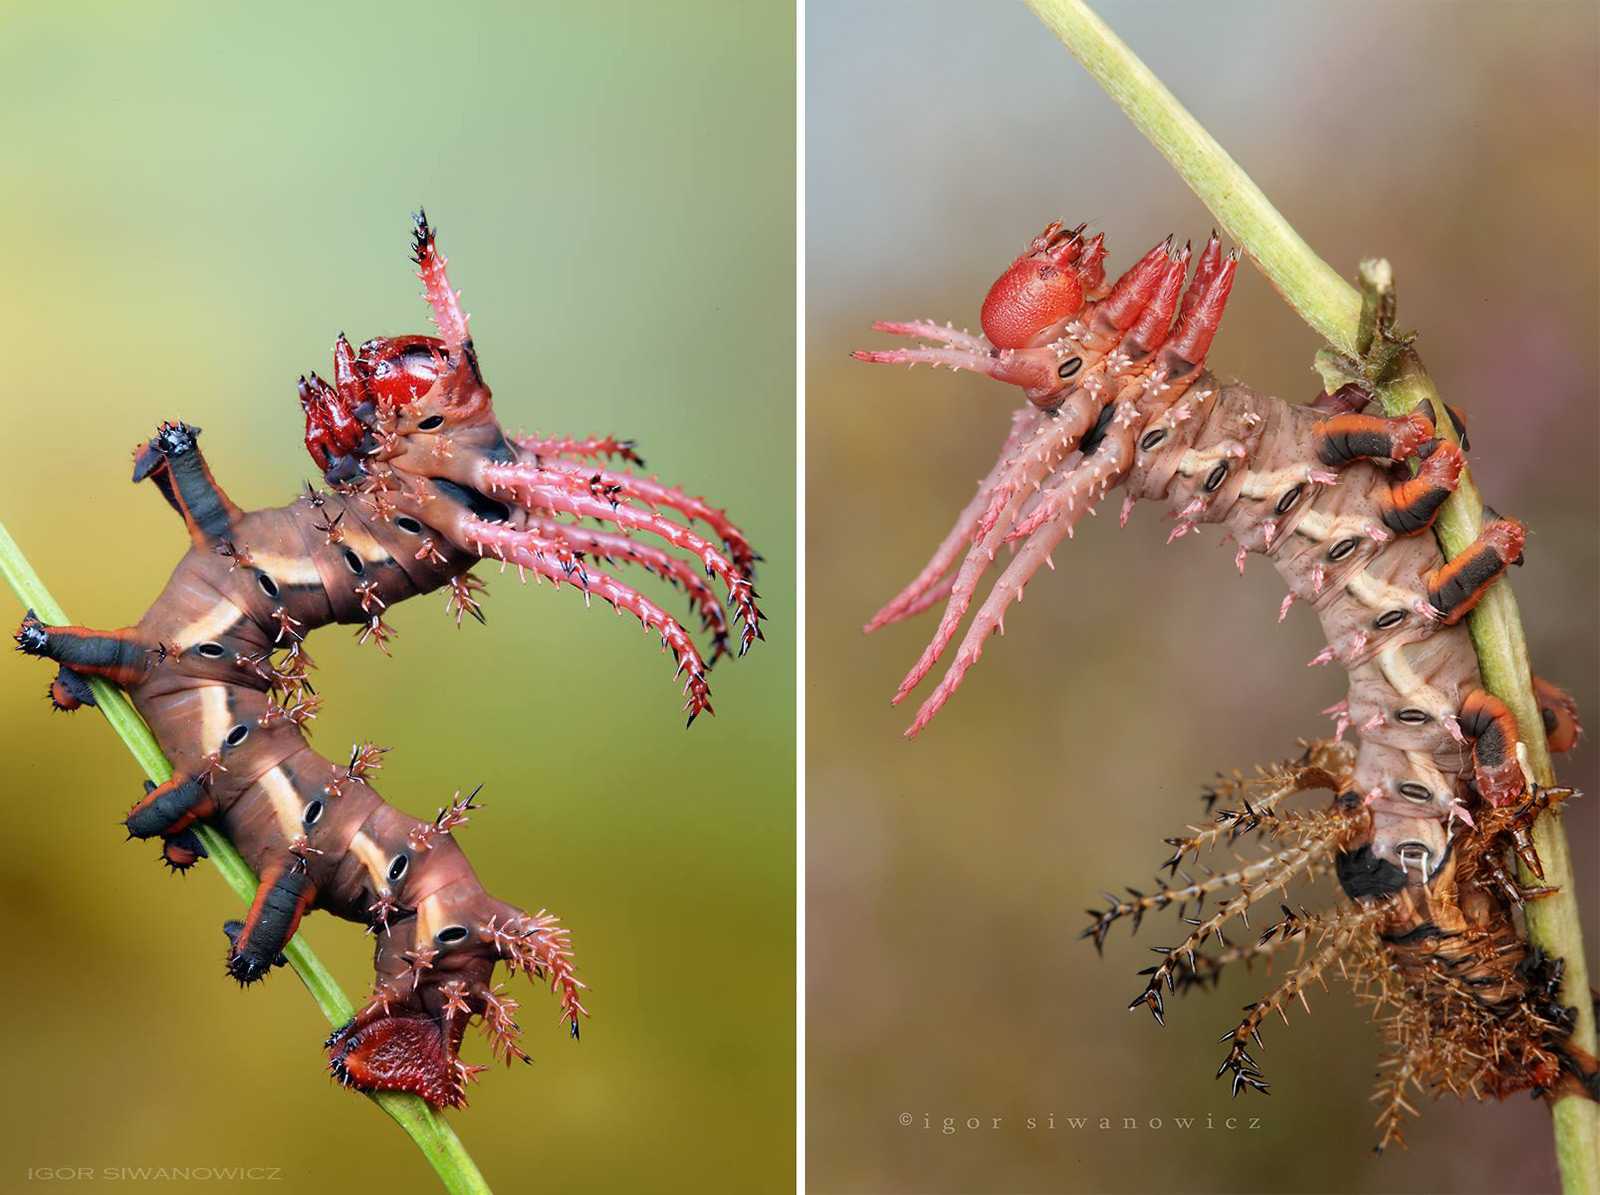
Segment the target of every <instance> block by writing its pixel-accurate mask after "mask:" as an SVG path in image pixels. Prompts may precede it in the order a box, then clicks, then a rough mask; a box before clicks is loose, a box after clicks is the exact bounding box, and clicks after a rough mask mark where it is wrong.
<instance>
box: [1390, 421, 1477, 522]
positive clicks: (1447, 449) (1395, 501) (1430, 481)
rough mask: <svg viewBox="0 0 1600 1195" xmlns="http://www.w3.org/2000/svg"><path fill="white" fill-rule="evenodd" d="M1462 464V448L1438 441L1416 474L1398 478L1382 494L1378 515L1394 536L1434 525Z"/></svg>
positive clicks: (1459, 474) (1454, 486)
mask: <svg viewBox="0 0 1600 1195" xmlns="http://www.w3.org/2000/svg"><path fill="white" fill-rule="evenodd" d="M1464 463H1465V461H1464V460H1463V458H1462V456H1461V449H1459V448H1457V447H1456V446H1455V445H1454V444H1453V443H1451V442H1450V441H1449V440H1440V441H1439V442H1438V443H1437V444H1435V445H1434V447H1433V451H1431V452H1430V453H1428V455H1427V457H1425V458H1424V459H1423V462H1422V467H1421V468H1420V469H1418V471H1417V475H1416V476H1415V477H1409V478H1406V479H1405V480H1403V481H1397V482H1395V483H1394V484H1393V485H1391V486H1390V487H1389V492H1388V494H1387V495H1385V496H1384V499H1383V503H1382V508H1381V511H1380V516H1379V517H1381V518H1382V519H1383V522H1384V525H1385V526H1386V527H1388V528H1389V530H1391V531H1393V532H1394V533H1395V534H1396V535H1416V534H1418V533H1419V532H1422V531H1426V530H1427V529H1428V528H1429V527H1432V526H1433V520H1434V519H1435V518H1437V517H1438V514H1439V508H1440V507H1441V506H1443V505H1444V502H1445V499H1446V498H1448V497H1450V495H1451V494H1453V493H1455V491H1456V485H1457V484H1458V483H1459V482H1460V480H1461V468H1462V465H1463V464H1464Z"/></svg>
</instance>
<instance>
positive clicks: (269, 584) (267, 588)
mask: <svg viewBox="0 0 1600 1195" xmlns="http://www.w3.org/2000/svg"><path fill="white" fill-rule="evenodd" d="M256 584H258V585H260V586H261V592H262V593H264V594H266V595H267V596H268V597H269V598H275V597H277V596H278V583H277V582H276V581H274V580H273V579H272V578H271V577H269V576H268V575H267V574H266V573H257V574H256Z"/></svg>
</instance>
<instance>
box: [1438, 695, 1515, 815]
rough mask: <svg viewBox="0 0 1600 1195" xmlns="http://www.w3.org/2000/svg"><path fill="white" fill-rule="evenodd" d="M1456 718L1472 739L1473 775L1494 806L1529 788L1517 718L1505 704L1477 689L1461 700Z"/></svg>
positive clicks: (1474, 780) (1510, 799)
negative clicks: (1520, 757)
mask: <svg viewBox="0 0 1600 1195" xmlns="http://www.w3.org/2000/svg"><path fill="white" fill-rule="evenodd" d="M1456 719H1457V721H1458V722H1460V724H1461V733H1462V734H1464V735H1466V736H1467V738H1469V739H1471V740H1472V775H1473V782H1474V783H1475V784H1476V785H1477V786H1478V793H1479V795H1480V796H1482V797H1483V799H1484V800H1485V801H1487V802H1489V804H1491V805H1509V804H1511V803H1512V802H1514V801H1518V800H1521V798H1522V795H1523V794H1524V793H1525V792H1526V791H1527V788H1528V781H1527V777H1525V776H1524V775H1523V774H1522V764H1521V763H1520V762H1518V760H1517V744H1518V742H1520V741H1521V740H1520V739H1519V737H1518V735H1517V720H1516V718H1515V717H1514V716H1513V715H1512V713H1511V710H1510V709H1508V708H1507V706H1506V703H1505V702H1503V701H1501V700H1500V699H1499V698H1498V697H1496V696H1494V695H1493V694H1492V693H1486V692H1484V690H1482V689H1474V690H1473V691H1472V692H1470V693H1468V694H1467V698H1466V700H1465V701H1463V702H1462V703H1461V709H1460V712H1459V713H1458V714H1457V715H1456Z"/></svg>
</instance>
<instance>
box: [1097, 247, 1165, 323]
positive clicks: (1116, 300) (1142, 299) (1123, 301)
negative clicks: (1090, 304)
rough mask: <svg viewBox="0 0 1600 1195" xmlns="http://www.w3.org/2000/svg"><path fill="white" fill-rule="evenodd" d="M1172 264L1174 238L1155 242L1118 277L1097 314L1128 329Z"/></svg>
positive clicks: (1101, 302)
mask: <svg viewBox="0 0 1600 1195" xmlns="http://www.w3.org/2000/svg"><path fill="white" fill-rule="evenodd" d="M1171 264H1172V238H1171V237H1170V236H1169V237H1168V238H1167V239H1166V240H1164V241H1162V242H1161V243H1160V244H1158V245H1156V246H1155V247H1154V248H1153V249H1151V250H1150V251H1149V252H1148V253H1146V254H1145V255H1144V256H1143V257H1141V258H1140V259H1139V260H1138V261H1136V262H1134V263H1133V265H1131V266H1129V267H1128V269H1127V271H1126V272H1125V273H1124V274H1123V275H1122V277H1120V278H1118V279H1117V281H1116V283H1115V285H1113V286H1112V288H1111V293H1110V294H1108V295H1107V296H1106V297H1105V298H1104V299H1102V300H1100V302H1099V303H1097V304H1096V305H1095V308H1094V313H1095V315H1096V316H1097V317H1099V318H1100V319H1103V320H1105V321H1106V322H1107V323H1109V324H1110V325H1111V326H1112V327H1113V328H1116V329H1117V330H1118V331H1119V332H1126V331H1127V330H1128V329H1129V328H1130V327H1132V326H1133V322H1134V321H1135V320H1136V319H1138V318H1139V313H1140V312H1141V311H1143V310H1144V309H1145V306H1146V305H1147V304H1148V303H1149V302H1150V300H1151V299H1152V298H1153V297H1154V296H1155V293H1156V291H1157V289H1158V288H1159V287H1160V286H1161V283H1162V280H1163V279H1165V278H1166V276H1167V272H1168V269H1169V267H1170V266H1171Z"/></svg>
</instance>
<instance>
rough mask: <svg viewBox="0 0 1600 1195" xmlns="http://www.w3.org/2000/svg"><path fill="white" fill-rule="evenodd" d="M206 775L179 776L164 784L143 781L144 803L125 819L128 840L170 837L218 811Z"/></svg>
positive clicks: (135, 807) (182, 774) (136, 806)
mask: <svg viewBox="0 0 1600 1195" xmlns="http://www.w3.org/2000/svg"><path fill="white" fill-rule="evenodd" d="M207 781H208V778H207V777H206V776H203V775H202V776H190V775H187V774H185V773H182V772H180V773H178V774H177V775H175V776H174V777H173V778H172V779H171V780H168V781H167V782H166V783H165V784H162V785H160V786H157V785H155V784H152V783H151V782H150V781H148V780H146V781H145V782H144V792H145V796H144V800H142V801H140V802H139V803H138V804H137V805H135V806H134V807H133V809H132V810H131V811H130V812H129V814H128V816H127V817H126V818H125V819H124V820H123V823H122V824H123V825H124V826H126V827H127V828H128V837H129V838H170V837H172V836H173V835H176V834H181V833H182V832H183V831H185V830H187V829H188V828H189V827H190V826H192V825H194V823H195V822H197V821H201V820H203V819H204V818H208V817H210V816H211V815H212V814H214V813H216V811H217V803H216V801H215V799H213V797H212V796H211V790H210V787H209V785H208V783H207Z"/></svg>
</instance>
